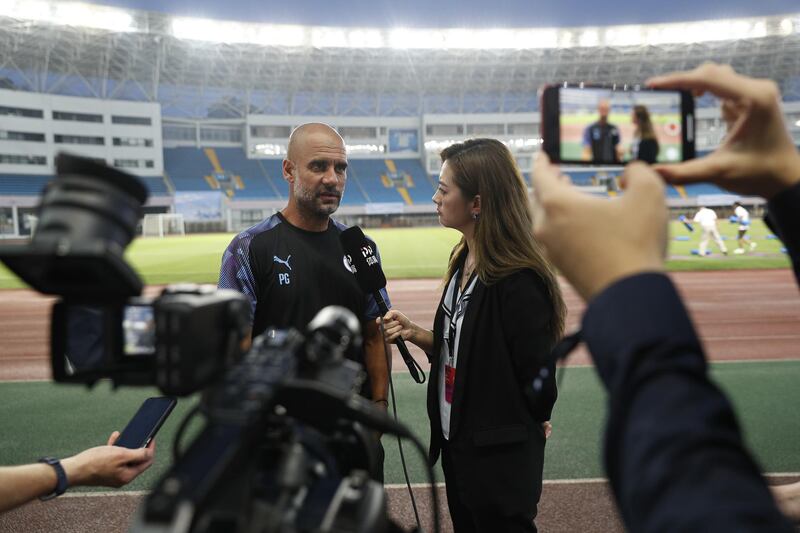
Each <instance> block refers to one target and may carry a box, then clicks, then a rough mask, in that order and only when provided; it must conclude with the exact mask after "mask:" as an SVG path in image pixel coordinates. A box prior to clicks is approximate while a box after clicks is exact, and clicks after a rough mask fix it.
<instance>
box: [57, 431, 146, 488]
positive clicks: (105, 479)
mask: <svg viewBox="0 0 800 533" xmlns="http://www.w3.org/2000/svg"><path fill="white" fill-rule="evenodd" d="M117 438H119V432H118V431H115V432H114V433H112V434H111V436H110V437H109V439H108V445H107V446H96V447H94V448H89V449H88V450H85V451H82V452H81V453H79V454H77V455H74V456H72V457H68V458H67V459H64V460H63V461H61V464H62V465H63V466H64V472H66V474H67V480H68V482H69V485H70V486H77V485H93V486H104V487H121V486H123V485H126V484H128V483H130V482H131V481H133V480H134V479H135V478H136V477H137V476H138V475H139V474H141V473H142V472H144V471H145V470H147V469H148V468H150V465H152V464H153V460H154V458H155V439H153V440H152V441H150V444H149V445H148V446H147V448H140V449H138V450H130V449H128V448H123V447H121V446H113V444H114V442H116V440H117Z"/></svg>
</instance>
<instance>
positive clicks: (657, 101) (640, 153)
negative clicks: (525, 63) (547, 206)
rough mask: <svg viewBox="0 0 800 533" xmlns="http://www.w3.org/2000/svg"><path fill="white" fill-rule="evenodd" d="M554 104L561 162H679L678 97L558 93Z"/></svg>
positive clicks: (609, 92)
mask: <svg viewBox="0 0 800 533" xmlns="http://www.w3.org/2000/svg"><path fill="white" fill-rule="evenodd" d="M558 102H559V110H558V111H559V140H560V142H559V145H560V154H559V155H560V160H561V161H576V162H586V163H597V164H624V163H627V162H629V161H632V160H634V159H639V160H642V161H645V162H648V163H672V162H678V161H682V160H683V159H684V155H685V154H684V153H683V131H682V125H681V93H680V92H679V91H615V90H611V89H605V88H578V87H575V88H571V87H561V88H559V94H558Z"/></svg>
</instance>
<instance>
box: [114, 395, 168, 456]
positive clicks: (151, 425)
mask: <svg viewBox="0 0 800 533" xmlns="http://www.w3.org/2000/svg"><path fill="white" fill-rule="evenodd" d="M177 403H178V401H177V400H176V399H175V398H173V397H171V396H159V397H154V398H148V399H146V400H145V401H144V403H142V406H141V407H140V408H139V410H138V411H137V412H136V414H135V415H133V418H131V420H130V422H128V425H127V426H125V429H123V430H122V433H121V434H120V436H119V438H118V439H117V441H116V442H115V443H114V446H122V447H124V448H130V449H136V448H144V447H146V446H147V445H148V444H150V441H151V440H153V437H155V435H156V433H158V430H159V429H160V428H161V425H162V424H163V423H164V421H165V420H166V419H167V417H168V416H169V414H170V413H171V412H172V410H173V409H174V408H175V405H176V404H177Z"/></svg>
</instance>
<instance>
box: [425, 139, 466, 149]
mask: <svg viewBox="0 0 800 533" xmlns="http://www.w3.org/2000/svg"><path fill="white" fill-rule="evenodd" d="M458 142H461V141H456V140H453V139H447V140H445V141H425V150H427V151H428V152H441V151H442V150H444V149H445V148H447V147H448V146H452V145H454V144H456V143H458Z"/></svg>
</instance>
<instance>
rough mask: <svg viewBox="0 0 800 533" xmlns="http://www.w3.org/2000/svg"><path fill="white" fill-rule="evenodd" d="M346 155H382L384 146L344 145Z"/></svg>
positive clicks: (384, 149)
mask: <svg viewBox="0 0 800 533" xmlns="http://www.w3.org/2000/svg"><path fill="white" fill-rule="evenodd" d="M344 147H345V150H346V151H347V153H348V154H382V153H384V152H385V151H386V146H384V145H382V144H345V146H344Z"/></svg>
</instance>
